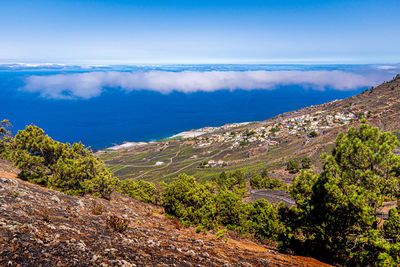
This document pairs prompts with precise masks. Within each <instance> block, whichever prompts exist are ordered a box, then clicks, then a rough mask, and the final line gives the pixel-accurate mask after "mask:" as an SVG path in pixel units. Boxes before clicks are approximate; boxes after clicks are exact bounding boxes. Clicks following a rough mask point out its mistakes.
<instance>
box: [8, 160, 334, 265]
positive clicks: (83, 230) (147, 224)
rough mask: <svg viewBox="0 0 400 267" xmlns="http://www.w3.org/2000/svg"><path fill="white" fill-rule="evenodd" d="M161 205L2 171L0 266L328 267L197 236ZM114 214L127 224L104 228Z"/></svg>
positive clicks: (231, 239) (245, 243)
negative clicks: (82, 193) (80, 192)
mask: <svg viewBox="0 0 400 267" xmlns="http://www.w3.org/2000/svg"><path fill="white" fill-rule="evenodd" d="M0 165H1V164H0ZM162 213H163V211H162V209H161V208H160V207H156V206H152V205H147V204H144V203H141V202H139V201H137V200H134V199H131V198H129V197H125V196H122V195H119V194H116V193H114V194H113V195H112V198H111V200H110V201H107V200H104V199H98V198H93V197H73V196H68V195H65V194H63V193H60V192H57V191H53V190H50V189H47V188H44V187H41V186H38V185H33V184H30V183H28V182H25V181H21V180H20V179H18V178H16V174H15V172H12V170H10V169H7V168H4V164H3V168H1V166H0V266H327V265H326V264H323V263H321V262H319V261H317V260H315V259H312V258H305V257H297V256H290V255H284V254H280V253H278V252H277V251H276V250H274V249H273V248H271V247H268V246H265V245H262V244H259V243H257V242H253V241H250V240H246V239H244V238H242V237H237V236H233V235H232V236H231V235H230V236H227V237H226V238H225V237H223V238H221V239H218V238H217V237H216V234H215V232H204V233H203V232H201V233H196V231H195V228H194V227H189V228H185V227H183V226H181V225H180V223H179V222H178V221H177V220H173V219H169V218H167V217H165V216H164V215H162ZM111 215H115V216H118V217H119V218H124V219H126V220H127V221H128V222H129V225H128V227H127V229H126V230H125V231H123V232H122V233H119V232H115V231H114V230H113V229H111V228H110V227H108V226H107V224H106V220H107V218H108V217H109V216H111Z"/></svg>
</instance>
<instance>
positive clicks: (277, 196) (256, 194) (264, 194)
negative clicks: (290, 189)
mask: <svg viewBox="0 0 400 267" xmlns="http://www.w3.org/2000/svg"><path fill="white" fill-rule="evenodd" d="M261 198H263V199H266V200H268V202H269V203H271V204H274V203H278V202H283V203H284V204H285V205H287V206H293V205H295V204H296V203H295V201H294V199H292V198H291V197H290V196H289V194H288V193H287V192H286V191H285V190H251V191H250V201H256V200H258V199H261Z"/></svg>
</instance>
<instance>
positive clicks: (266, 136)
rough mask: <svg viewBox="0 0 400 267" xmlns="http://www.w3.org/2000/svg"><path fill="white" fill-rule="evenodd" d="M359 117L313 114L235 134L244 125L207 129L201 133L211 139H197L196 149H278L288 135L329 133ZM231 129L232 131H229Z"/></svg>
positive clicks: (341, 114)
mask: <svg viewBox="0 0 400 267" xmlns="http://www.w3.org/2000/svg"><path fill="white" fill-rule="evenodd" d="M356 118H357V116H356V115H355V114H353V113H349V112H347V113H340V112H337V113H331V114H326V113H324V112H316V113H313V114H305V115H301V116H298V117H293V118H287V119H284V120H282V121H279V122H275V123H274V124H270V125H266V126H262V127H257V128H255V129H251V130H250V129H247V130H241V131H234V128H235V127H238V126H242V125H245V124H248V123H242V124H227V125H224V126H222V127H207V128H203V129H201V130H202V131H205V129H206V130H207V133H211V134H208V135H199V136H196V138H195V140H196V146H197V147H208V146H211V145H212V144H215V143H231V144H232V148H237V147H240V146H242V145H246V144H249V143H255V144H259V145H263V144H264V145H276V144H278V141H276V139H277V138H279V137H284V136H286V135H297V134H309V133H311V132H315V133H317V132H319V131H321V130H323V129H329V128H333V127H337V126H340V125H344V124H348V123H350V122H351V121H353V120H354V119H356ZM229 129H232V131H228V130H229Z"/></svg>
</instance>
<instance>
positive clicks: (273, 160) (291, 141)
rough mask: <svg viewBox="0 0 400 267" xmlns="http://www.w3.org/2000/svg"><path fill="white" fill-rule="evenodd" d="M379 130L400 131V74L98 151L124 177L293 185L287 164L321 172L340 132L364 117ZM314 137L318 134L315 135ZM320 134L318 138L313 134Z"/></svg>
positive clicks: (112, 168) (115, 171) (153, 179)
mask: <svg viewBox="0 0 400 267" xmlns="http://www.w3.org/2000/svg"><path fill="white" fill-rule="evenodd" d="M361 118H365V119H367V123H368V124H370V125H373V126H377V127H379V128H380V130H381V131H397V130H399V129H400V76H399V75H398V76H397V78H395V79H393V80H392V81H390V82H385V83H383V84H382V85H380V86H378V87H376V88H374V89H372V90H366V91H365V92H363V93H361V94H358V95H355V96H352V97H350V98H347V99H343V100H338V101H333V102H329V103H325V104H321V105H316V106H311V107H307V108H303V109H300V110H297V111H293V112H287V113H284V114H281V115H279V116H276V117H274V118H271V119H268V120H266V121H261V122H252V123H247V124H228V125H224V126H221V127H214V128H210V127H206V128H203V129H200V130H193V131H191V132H189V133H183V134H182V135H181V136H180V138H174V139H167V140H160V141H158V142H150V143H140V144H138V145H134V146H131V147H124V146H122V147H120V148H119V149H115V150H106V151H100V152H98V155H100V157H101V158H102V159H103V160H104V161H105V162H106V163H107V165H108V166H109V167H110V168H111V170H112V171H113V172H114V174H115V175H116V176H118V177H119V178H120V179H126V178H134V179H145V180H151V181H159V180H164V181H170V180H171V179H172V178H173V177H175V176H177V175H178V174H179V173H182V172H185V173H187V174H189V175H194V176H195V177H196V178H197V179H199V180H207V179H210V178H211V177H215V176H217V175H219V174H220V173H221V172H222V171H230V170H236V169H243V170H245V172H250V173H251V172H259V171H260V170H262V169H264V168H267V169H268V170H269V171H270V175H271V176H272V177H274V178H279V179H281V180H283V181H284V182H286V183H291V181H292V179H293V174H290V173H289V172H287V171H286V170H285V167H286V162H287V161H288V160H289V159H292V158H295V159H299V160H301V159H302V158H303V157H305V156H308V157H311V158H312V160H313V164H314V168H315V169H319V168H320V167H321V166H320V155H321V153H323V152H330V150H331V148H332V147H333V144H334V140H335V138H336V136H337V134H338V133H339V132H343V131H346V130H347V129H348V128H349V127H351V126H358V125H359V123H360V119H361ZM311 134H314V135H311ZM315 135H316V136H315Z"/></svg>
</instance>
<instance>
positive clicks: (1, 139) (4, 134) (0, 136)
mask: <svg viewBox="0 0 400 267" xmlns="http://www.w3.org/2000/svg"><path fill="white" fill-rule="evenodd" d="M11 142H12V127H11V124H10V122H9V121H8V120H2V121H0V158H5V157H7V156H8V154H9V152H10V151H9V148H10V146H9V145H10V143H11Z"/></svg>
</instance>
